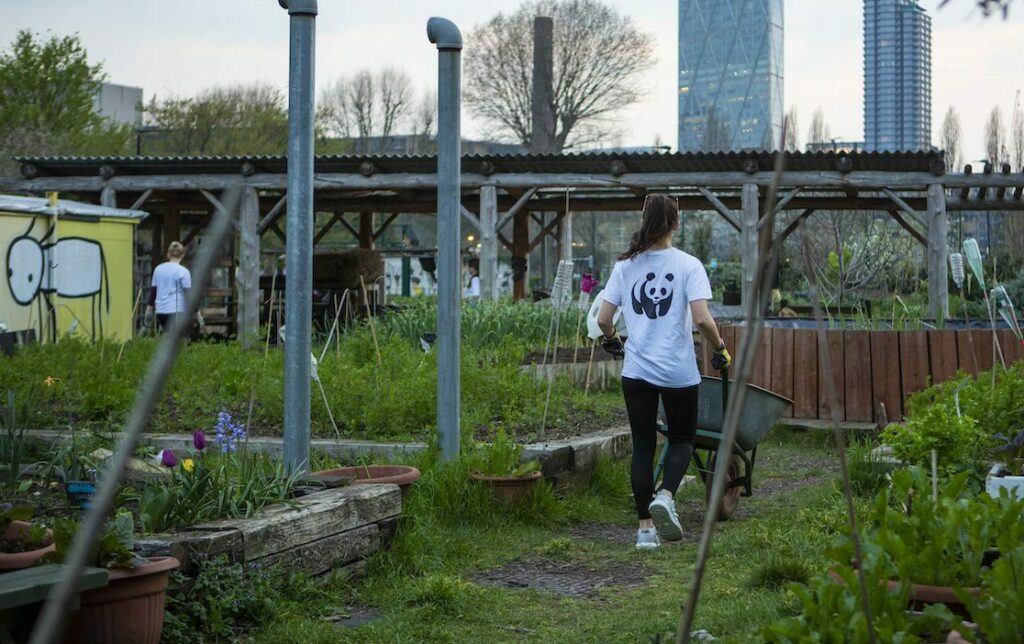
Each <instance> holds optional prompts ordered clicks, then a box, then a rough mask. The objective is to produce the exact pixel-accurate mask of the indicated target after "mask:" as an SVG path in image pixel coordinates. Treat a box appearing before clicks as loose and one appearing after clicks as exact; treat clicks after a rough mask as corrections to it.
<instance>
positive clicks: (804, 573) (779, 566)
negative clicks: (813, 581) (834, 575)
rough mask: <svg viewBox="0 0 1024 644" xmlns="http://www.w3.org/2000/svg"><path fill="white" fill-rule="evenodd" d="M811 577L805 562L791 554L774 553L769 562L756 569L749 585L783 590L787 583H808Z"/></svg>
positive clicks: (759, 565)
mask: <svg viewBox="0 0 1024 644" xmlns="http://www.w3.org/2000/svg"><path fill="white" fill-rule="evenodd" d="M810 577H811V569H810V567H809V566H808V565H807V563H806V562H804V561H803V560H801V559H797V558H795V557H793V556H792V555H791V554H776V553H773V554H771V555H769V557H768V560H767V561H765V562H764V563H762V564H758V566H757V567H755V568H754V571H753V572H752V573H751V574H750V579H749V581H748V582H747V585H749V586H750V587H751V588H767V589H769V590H782V589H783V588H784V587H785V585H786V584H787V583H807V581H808V580H809V579H810Z"/></svg>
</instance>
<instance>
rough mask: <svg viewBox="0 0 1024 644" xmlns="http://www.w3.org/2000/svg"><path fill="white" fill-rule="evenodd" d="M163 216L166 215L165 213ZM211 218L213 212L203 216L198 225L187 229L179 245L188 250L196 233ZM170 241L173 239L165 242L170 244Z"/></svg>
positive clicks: (204, 226) (172, 235)
mask: <svg viewBox="0 0 1024 644" xmlns="http://www.w3.org/2000/svg"><path fill="white" fill-rule="evenodd" d="M165 217H166V215H165ZM211 219H213V213H209V214H207V215H206V216H205V217H203V220H202V221H201V222H200V223H199V224H198V225H195V226H192V230H190V231H188V234H187V235H185V239H182V240H181V245H182V246H184V247H185V250H186V251H187V250H189V247H190V246H191V244H192V240H193V239H195V237H196V235H198V234H199V233H200V232H202V230H203V229H204V228H206V226H207V224H209V223H210V220H211ZM165 223H166V221H165ZM164 228H165V229H166V228H167V227H166V226H164ZM164 236H165V237H177V236H178V235H175V234H170V235H167V234H165V235H164ZM171 241H174V240H173V239H172V240H170V241H168V242H167V243H168V244H170V243H171Z"/></svg>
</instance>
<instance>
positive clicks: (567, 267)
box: [540, 259, 572, 433]
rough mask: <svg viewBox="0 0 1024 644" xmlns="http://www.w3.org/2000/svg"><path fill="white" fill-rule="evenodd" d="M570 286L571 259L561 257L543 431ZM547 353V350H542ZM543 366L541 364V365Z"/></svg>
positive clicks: (554, 292) (553, 294) (553, 299)
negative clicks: (553, 340) (553, 344)
mask: <svg viewBox="0 0 1024 644" xmlns="http://www.w3.org/2000/svg"><path fill="white" fill-rule="evenodd" d="M571 288H572V261H571V260H568V259H563V260H562V261H560V262H558V271H557V273H556V274H555V285H554V287H552V289H551V317H552V320H553V321H554V324H555V348H554V351H553V353H552V354H551V377H550V378H548V395H547V397H546V398H545V399H544V416H543V417H542V419H541V422H540V431H541V432H542V433H543V432H544V429H545V428H546V427H547V424H548V407H549V406H550V405H551V389H552V388H553V387H554V386H555V376H556V374H557V371H556V370H555V364H556V362H557V358H558V334H559V328H560V326H561V321H562V311H564V310H565V307H566V306H567V305H568V304H569V302H570V301H571V299H572V295H571V294H570V293H569V290H570V289H571ZM544 353H545V355H547V350H546V349H545V351H544ZM542 366H543V365H542Z"/></svg>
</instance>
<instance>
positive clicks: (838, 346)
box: [818, 330, 846, 420]
mask: <svg viewBox="0 0 1024 644" xmlns="http://www.w3.org/2000/svg"><path fill="white" fill-rule="evenodd" d="M826 335H827V336H828V342H827V346H828V352H829V359H830V366H831V367H832V373H826V369H825V359H824V357H823V356H820V355H819V356H818V417H819V418H832V408H831V407H830V406H829V393H828V392H829V390H828V386H827V384H826V383H828V382H829V380H828V378H831V379H832V382H834V383H835V391H836V402H837V404H838V406H839V420H845V418H844V415H843V407H844V405H845V396H846V394H845V391H844V388H843V386H844V384H843V383H844V382H845V378H844V375H845V371H844V369H845V367H844V366H843V365H844V364H845V363H844V362H843V331H838V330H830V331H827V332H826Z"/></svg>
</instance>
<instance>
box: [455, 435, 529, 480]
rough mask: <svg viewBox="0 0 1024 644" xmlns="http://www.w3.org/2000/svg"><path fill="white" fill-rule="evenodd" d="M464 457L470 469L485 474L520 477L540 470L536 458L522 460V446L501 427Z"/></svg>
mask: <svg viewBox="0 0 1024 644" xmlns="http://www.w3.org/2000/svg"><path fill="white" fill-rule="evenodd" d="M464 458H465V459H466V461H467V463H468V464H469V467H470V468H471V469H473V470H474V471H476V472H479V473H481V474H485V475H487V476H509V477H520V476H526V475H527V474H531V473H533V472H536V471H538V470H540V463H539V462H538V461H536V460H530V461H526V462H523V446H522V445H519V444H518V443H516V442H514V441H512V440H511V439H509V437H508V434H506V433H505V430H503V429H499V430H498V431H497V432H496V433H495V436H494V439H493V440H491V441H490V442H486V443H477V444H476V445H475V446H474V448H473V449H472V451H470V453H469V454H467V455H466V456H465V457H464Z"/></svg>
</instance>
